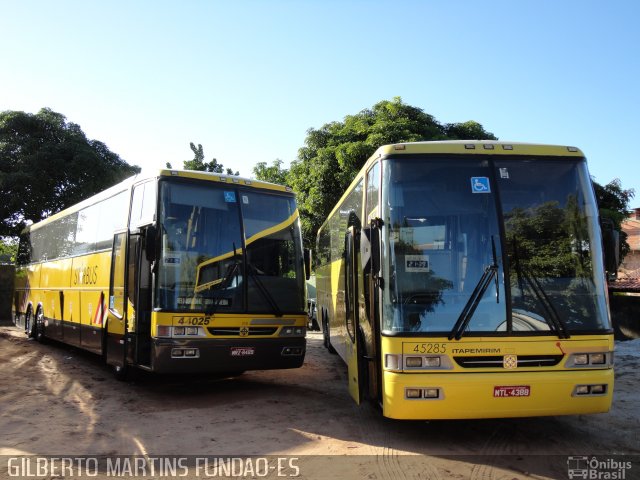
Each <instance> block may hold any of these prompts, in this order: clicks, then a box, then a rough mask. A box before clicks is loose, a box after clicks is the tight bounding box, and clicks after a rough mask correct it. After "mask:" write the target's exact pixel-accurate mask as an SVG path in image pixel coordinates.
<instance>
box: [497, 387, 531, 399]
mask: <svg viewBox="0 0 640 480" xmlns="http://www.w3.org/2000/svg"><path fill="white" fill-rule="evenodd" d="M530 394H531V387H530V386H529V385H515V386H508V387H493V396H494V397H528V396H529V395H530Z"/></svg>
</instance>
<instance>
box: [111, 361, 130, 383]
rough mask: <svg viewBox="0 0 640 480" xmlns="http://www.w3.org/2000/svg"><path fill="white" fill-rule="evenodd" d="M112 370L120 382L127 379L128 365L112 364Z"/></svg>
mask: <svg viewBox="0 0 640 480" xmlns="http://www.w3.org/2000/svg"><path fill="white" fill-rule="evenodd" d="M111 371H112V372H113V376H114V377H115V379H116V380H119V381H120V382H124V381H125V380H127V376H128V374H129V369H128V368H127V366H126V365H112V366H111Z"/></svg>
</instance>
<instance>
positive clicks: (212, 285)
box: [196, 242, 240, 315]
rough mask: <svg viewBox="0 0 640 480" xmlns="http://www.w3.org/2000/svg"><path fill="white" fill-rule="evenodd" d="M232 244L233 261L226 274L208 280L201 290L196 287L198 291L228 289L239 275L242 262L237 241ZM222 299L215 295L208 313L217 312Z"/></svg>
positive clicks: (206, 311) (201, 286)
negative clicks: (239, 257)
mask: <svg viewBox="0 0 640 480" xmlns="http://www.w3.org/2000/svg"><path fill="white" fill-rule="evenodd" d="M232 245H233V263H231V264H230V265H228V266H227V271H226V273H225V274H224V276H223V277H221V278H217V279H215V280H213V281H211V282H207V283H204V284H202V285H200V287H199V290H198V288H196V292H197V293H200V292H203V291H205V290H226V289H227V288H229V287H230V286H231V283H232V282H233V280H234V279H235V278H236V276H237V275H238V270H239V269H240V262H238V259H237V254H236V244H235V242H233V243H232ZM220 300H221V299H219V298H216V297H215V295H214V297H213V298H212V301H213V304H212V305H211V307H210V308H208V309H206V310H205V313H206V314H207V315H213V314H214V313H215V312H216V310H217V307H218V306H220V304H221V302H220Z"/></svg>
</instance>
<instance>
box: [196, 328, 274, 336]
mask: <svg viewBox="0 0 640 480" xmlns="http://www.w3.org/2000/svg"><path fill="white" fill-rule="evenodd" d="M207 330H209V333H210V334H211V335H216V336H220V337H222V336H224V337H231V336H238V337H239V336H243V337H246V336H249V337H251V336H255V335H273V334H274V333H276V331H277V330H278V327H209V328H207ZM240 330H244V331H245V332H246V333H245V334H244V335H241V333H240Z"/></svg>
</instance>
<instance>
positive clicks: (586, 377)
mask: <svg viewBox="0 0 640 480" xmlns="http://www.w3.org/2000/svg"><path fill="white" fill-rule="evenodd" d="M602 245H603V243H602V238H601V232H600V229H599V225H598V211H597V205H596V203H595V199H594V197H593V190H592V188H591V183H590V177H589V173H588V171H587V167H586V162H585V159H584V156H583V155H582V153H581V152H580V151H579V150H578V149H575V148H573V147H561V146H544V145H528V144H502V143H499V142H422V143H415V144H411V143H408V144H400V145H394V146H386V147H381V148H380V149H379V150H378V152H377V153H376V154H375V155H374V156H373V157H372V158H371V159H370V160H369V161H368V162H367V164H366V165H365V166H364V168H363V170H362V171H361V172H360V174H359V175H358V177H357V178H356V179H355V180H354V182H353V184H352V185H351V187H350V188H349V190H348V191H347V192H346V193H345V195H344V196H343V198H342V199H341V201H340V203H339V204H338V205H337V206H336V208H335V209H334V211H333V212H332V214H331V215H330V217H329V219H328V220H327V221H326V222H325V224H324V225H323V226H322V227H321V229H320V232H319V234H318V257H319V261H320V264H319V267H318V273H317V285H318V310H319V312H320V314H319V315H320V317H321V318H322V319H323V321H322V323H323V326H324V331H325V344H326V345H327V346H328V347H329V348H330V349H332V350H335V351H337V353H338V354H339V355H340V356H341V357H342V358H343V359H344V360H345V362H346V363H347V367H348V370H349V389H350V392H351V394H352V396H353V397H354V399H356V401H358V402H359V401H360V400H361V399H363V398H365V397H369V398H370V399H373V400H374V401H375V402H377V403H379V404H380V405H381V406H382V411H383V413H384V415H386V416H389V417H392V418H404V419H410V418H413V419H429V418H488V417H514V416H538V415H561V414H583V413H598V412H604V411H607V410H608V409H609V407H610V405H611V400H612V394H613V331H612V328H611V323H610V318H609V313H608V304H607V294H606V288H605V287H606V282H605V275H604V269H603V250H602V249H603V247H602Z"/></svg>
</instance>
